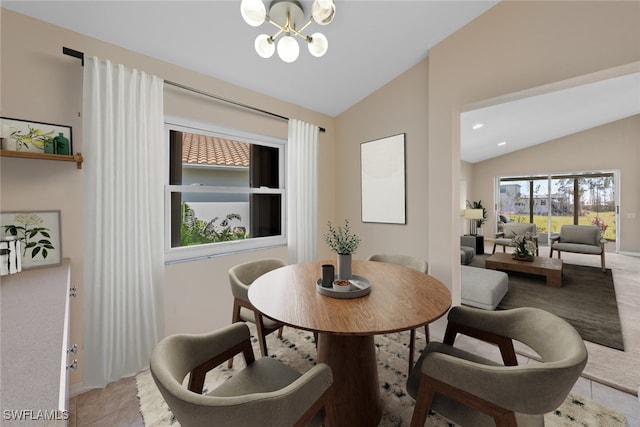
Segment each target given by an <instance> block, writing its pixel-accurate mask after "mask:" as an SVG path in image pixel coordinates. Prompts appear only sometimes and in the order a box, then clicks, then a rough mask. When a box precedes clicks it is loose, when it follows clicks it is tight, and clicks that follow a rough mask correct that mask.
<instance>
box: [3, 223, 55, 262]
mask: <svg viewBox="0 0 640 427" xmlns="http://www.w3.org/2000/svg"><path fill="white" fill-rule="evenodd" d="M0 232H1V233H2V239H6V238H18V239H19V240H20V241H21V256H22V268H30V267H35V266H41V265H52V264H59V263H60V256H61V250H60V246H61V244H60V212H59V211H34V212H3V213H2V214H1V221H0Z"/></svg>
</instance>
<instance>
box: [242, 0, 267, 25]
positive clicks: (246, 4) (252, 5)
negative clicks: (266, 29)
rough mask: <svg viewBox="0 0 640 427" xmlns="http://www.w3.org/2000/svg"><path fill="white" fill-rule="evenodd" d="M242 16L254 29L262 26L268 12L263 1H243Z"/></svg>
mask: <svg viewBox="0 0 640 427" xmlns="http://www.w3.org/2000/svg"><path fill="white" fill-rule="evenodd" d="M240 14H241V15H242V19H244V22H246V23H247V24H249V25H251V26H252V27H258V26H260V25H262V23H263V22H264V20H265V19H266V17H267V10H266V8H265V7H264V3H263V2H262V0H242V3H240Z"/></svg>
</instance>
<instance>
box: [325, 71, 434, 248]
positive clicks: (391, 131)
mask: <svg viewBox="0 0 640 427" xmlns="http://www.w3.org/2000/svg"><path fill="white" fill-rule="evenodd" d="M427 73H428V61H427V60H424V61H421V62H420V63H419V64H417V65H416V66H414V67H412V68H411V69H410V70H408V71H407V72H405V73H403V74H402V75H401V76H399V77H398V78H396V79H395V80H393V81H392V82H391V83H389V84H387V85H385V86H384V87H382V88H380V89H379V90H378V91H376V92H375V93H374V94H372V95H371V96H369V97H367V98H366V99H364V100H363V101H361V102H360V103H358V104H357V105H355V106H353V107H352V108H350V109H349V110H347V111H346V112H344V113H343V114H341V115H340V116H339V117H338V119H337V126H336V140H337V141H338V143H337V144H338V145H337V147H338V148H337V157H336V168H335V172H336V197H337V203H336V208H337V210H336V213H335V216H336V221H339V222H341V221H343V219H344V218H348V219H349V220H350V221H351V223H352V224H353V230H354V231H356V232H357V233H358V234H359V235H360V236H361V238H362V244H361V246H360V249H359V250H358V252H357V253H356V255H355V257H356V258H361V259H366V258H367V257H368V256H369V255H371V254H372V253H374V252H378V253H379V252H387V253H400V254H407V255H414V256H418V257H424V258H426V257H427V244H426V241H425V238H426V233H427V221H426V218H427V192H426V187H425V185H424V183H425V182H426V180H427V170H426V168H425V164H424V162H425V158H426V157H427V101H426V100H427V98H428V95H429V94H428V90H427ZM400 133H405V154H406V169H405V172H406V173H405V176H406V199H407V203H406V209H407V210H406V222H407V224H406V225H400V224H378V223H362V222H361V199H360V144H361V143H363V142H367V141H371V140H375V139H378V138H384V137H387V136H391V135H396V134H400Z"/></svg>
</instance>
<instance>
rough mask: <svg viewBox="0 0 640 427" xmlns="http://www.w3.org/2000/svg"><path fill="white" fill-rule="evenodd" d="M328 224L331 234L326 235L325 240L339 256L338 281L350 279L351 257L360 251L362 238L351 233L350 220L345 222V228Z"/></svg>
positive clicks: (329, 222)
mask: <svg viewBox="0 0 640 427" xmlns="http://www.w3.org/2000/svg"><path fill="white" fill-rule="evenodd" d="M327 224H328V227H329V232H328V233H327V234H325V235H324V240H325V242H327V245H329V247H330V248H331V250H332V251H333V252H335V253H336V254H338V279H350V278H351V255H352V254H354V253H355V251H356V250H357V249H358V246H359V245H360V238H359V237H358V236H356V235H355V234H352V233H351V228H350V227H349V220H348V219H345V220H344V227H340V226H338V227H334V226H333V224H331V221H328V222H327Z"/></svg>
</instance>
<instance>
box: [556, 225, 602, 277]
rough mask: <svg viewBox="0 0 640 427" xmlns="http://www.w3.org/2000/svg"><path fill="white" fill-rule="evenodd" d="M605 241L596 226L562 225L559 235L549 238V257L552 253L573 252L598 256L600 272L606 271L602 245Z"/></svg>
mask: <svg viewBox="0 0 640 427" xmlns="http://www.w3.org/2000/svg"><path fill="white" fill-rule="evenodd" d="M605 243H607V239H603V238H602V233H601V231H600V227H598V226H597V225H563V226H562V227H561V228H560V235H559V236H553V237H552V238H551V251H550V252H549V257H550V258H551V257H553V251H554V250H555V251H557V252H558V258H560V253H561V252H574V253H579V254H591V255H600V265H601V269H602V272H604V271H605V270H606V267H605V261H604V245H605Z"/></svg>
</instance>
